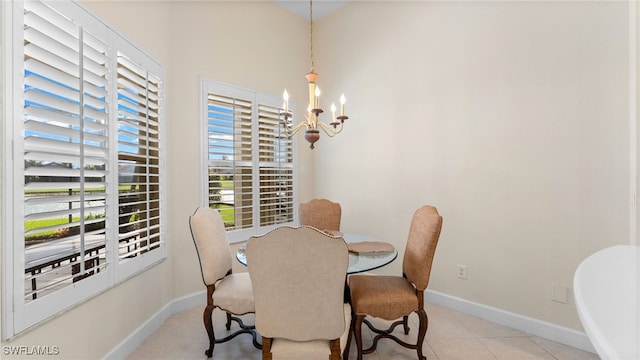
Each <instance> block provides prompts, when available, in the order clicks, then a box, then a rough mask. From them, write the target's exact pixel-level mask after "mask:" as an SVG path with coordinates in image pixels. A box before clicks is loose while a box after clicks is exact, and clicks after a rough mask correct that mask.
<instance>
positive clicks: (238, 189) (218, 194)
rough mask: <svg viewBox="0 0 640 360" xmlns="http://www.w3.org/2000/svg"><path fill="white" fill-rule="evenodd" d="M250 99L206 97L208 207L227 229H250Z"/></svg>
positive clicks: (251, 164) (251, 220)
mask: <svg viewBox="0 0 640 360" xmlns="http://www.w3.org/2000/svg"><path fill="white" fill-rule="evenodd" d="M252 109H253V104H252V102H251V100H246V99H242V98H233V97H228V96H224V95H218V94H213V93H210V94H207V132H208V139H207V142H208V144H207V157H208V165H207V173H208V188H209V190H208V204H209V207H211V208H213V209H217V210H218V211H220V213H221V214H222V216H223V219H224V220H225V224H226V227H227V229H230V230H240V229H247V228H252V227H253V224H254V223H253V216H252V214H253V192H254V190H253V181H254V175H253V163H252V140H251V134H252Z"/></svg>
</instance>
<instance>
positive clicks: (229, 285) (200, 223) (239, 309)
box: [189, 207, 261, 357]
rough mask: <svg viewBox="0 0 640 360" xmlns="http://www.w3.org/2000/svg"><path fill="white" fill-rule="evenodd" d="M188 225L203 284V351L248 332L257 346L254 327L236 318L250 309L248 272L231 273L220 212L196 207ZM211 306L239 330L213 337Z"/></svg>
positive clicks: (229, 326)
mask: <svg viewBox="0 0 640 360" xmlns="http://www.w3.org/2000/svg"><path fill="white" fill-rule="evenodd" d="M189 227H190V228H191V236H192V237H193V242H194V243H195V245H196V251H197V253H198V259H199V260H200V270H201V272H202V280H203V281H204V284H205V286H206V287H207V306H206V307H205V309H204V314H203V320H204V327H205V329H206V330H207V334H208V336H209V349H207V350H206V351H205V354H206V355H207V357H212V356H213V348H214V346H215V344H218V343H223V342H226V341H229V340H231V339H233V338H234V337H236V336H238V335H240V334H243V333H247V334H251V335H252V336H253V345H254V346H255V347H256V348H258V349H260V348H261V345H260V344H259V343H258V341H257V340H256V337H257V334H256V332H255V326H253V325H245V324H244V323H243V321H242V319H240V318H239V317H237V316H240V315H245V314H250V313H253V312H254V308H255V307H254V303H253V290H252V288H251V279H250V277H249V273H247V272H242V273H232V272H231V261H232V258H231V249H230V248H229V243H228V242H227V233H226V231H225V228H224V221H223V220H222V217H221V216H220V213H218V212H217V211H216V210H213V209H211V208H209V207H199V208H198V209H196V212H195V213H194V214H193V215H192V216H190V217H189ZM214 308H218V309H220V310H222V311H224V312H225V313H226V315H227V323H226V328H227V330H231V321H232V320H233V321H235V322H237V323H238V325H239V327H240V329H239V330H237V331H235V332H233V333H232V334H230V335H228V336H226V337H224V338H222V339H216V337H215V333H214V331H213V321H212V319H211V315H212V314H213V309H214Z"/></svg>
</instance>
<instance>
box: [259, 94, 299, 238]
mask: <svg viewBox="0 0 640 360" xmlns="http://www.w3.org/2000/svg"><path fill="white" fill-rule="evenodd" d="M263 101H264V103H261V104H259V105H258V126H259V132H258V142H259V144H260V148H259V158H258V164H259V169H260V173H259V176H260V183H259V189H260V226H269V225H278V224H284V223H289V222H293V146H292V141H291V139H290V138H289V137H288V136H286V135H285V134H284V132H283V128H282V125H280V108H279V107H277V106H273V105H267V103H268V100H267V99H264V100H263Z"/></svg>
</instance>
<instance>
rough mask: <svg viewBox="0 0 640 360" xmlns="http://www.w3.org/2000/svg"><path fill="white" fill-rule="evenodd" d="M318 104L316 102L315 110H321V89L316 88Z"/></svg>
mask: <svg viewBox="0 0 640 360" xmlns="http://www.w3.org/2000/svg"><path fill="white" fill-rule="evenodd" d="M315 95H316V102H315V106H314V107H315V108H316V109H317V108H319V107H320V88H319V87H317V86H316V94H315Z"/></svg>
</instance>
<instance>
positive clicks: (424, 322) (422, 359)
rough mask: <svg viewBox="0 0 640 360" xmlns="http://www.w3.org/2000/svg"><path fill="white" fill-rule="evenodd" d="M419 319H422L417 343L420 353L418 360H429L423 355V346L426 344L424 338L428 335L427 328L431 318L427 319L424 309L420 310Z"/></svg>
mask: <svg viewBox="0 0 640 360" xmlns="http://www.w3.org/2000/svg"><path fill="white" fill-rule="evenodd" d="M417 313H418V319H420V328H419V329H418V341H417V342H416V350H417V351H418V360H427V358H426V357H425V356H424V355H423V354H422V344H423V342H424V337H425V335H426V334H427V327H428V326H429V318H428V317H427V312H426V311H424V309H420V310H418V311H417Z"/></svg>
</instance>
